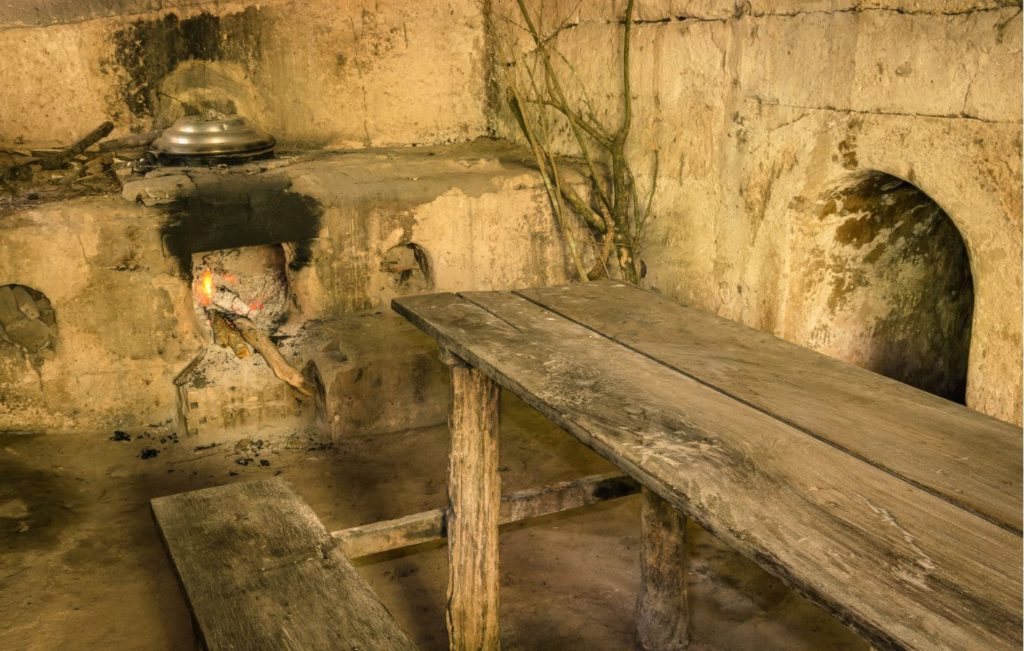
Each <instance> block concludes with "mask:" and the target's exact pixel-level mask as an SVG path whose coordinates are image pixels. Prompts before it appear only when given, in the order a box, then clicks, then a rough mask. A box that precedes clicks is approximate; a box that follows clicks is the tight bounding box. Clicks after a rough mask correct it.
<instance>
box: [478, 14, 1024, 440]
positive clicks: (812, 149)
mask: <svg viewBox="0 0 1024 651" xmlns="http://www.w3.org/2000/svg"><path fill="white" fill-rule="evenodd" d="M527 4H528V5H529V6H530V7H532V8H533V9H534V10H535V11H538V12H539V10H540V9H541V7H543V8H544V11H543V12H540V13H541V15H542V24H543V25H544V29H545V30H546V31H547V32H548V33H551V32H553V31H555V30H554V28H555V26H560V30H559V31H558V34H557V35H556V36H554V38H553V41H552V42H553V43H554V44H555V45H556V46H557V47H558V48H559V49H560V50H561V52H562V53H563V54H564V55H565V56H566V58H567V60H568V61H569V62H570V64H571V65H572V67H573V68H574V71H575V74H576V75H578V77H579V79H580V80H581V81H582V86H583V88H585V89H586V91H587V92H588V94H589V97H590V99H591V101H592V103H593V107H594V111H595V112H596V113H597V114H598V115H599V116H601V117H602V118H604V119H605V120H606V121H607V122H608V124H611V125H615V124H617V120H618V106H619V103H618V99H617V98H618V96H619V88H620V86H619V79H618V74H619V72H618V71H619V70H620V69H619V68H618V63H617V62H618V57H619V53H620V47H619V46H620V42H621V36H620V35H621V24H620V23H619V22H618V20H616V17H617V16H619V15H620V14H621V10H622V7H623V5H624V3H623V2H621V1H618V0H616V1H609V2H597V1H586V2H583V3H569V2H560V3H550V2H548V3H542V2H540V1H539V0H531V1H528V2H527ZM637 6H638V20H637V24H636V25H635V31H634V39H633V66H632V77H633V93H632V97H633V111H634V114H633V131H632V136H631V141H630V147H629V155H630V159H631V161H632V162H633V164H634V166H635V169H636V170H637V172H638V175H639V176H640V178H641V181H640V183H641V184H642V185H644V186H647V187H649V184H650V170H651V163H652V159H653V155H654V152H655V151H657V155H658V156H659V161H660V169H659V174H658V184H657V193H656V196H655V203H654V206H655V208H654V213H655V219H654V222H653V223H652V225H651V227H650V229H649V231H648V232H647V236H646V238H645V242H644V243H645V251H644V258H645V259H646V262H647V266H648V268H649V269H650V275H649V277H648V285H649V286H650V287H652V288H654V289H656V290H658V291H661V292H664V293H666V294H669V295H671V296H673V297H675V298H676V299H678V300H681V301H684V302H686V303H689V304H691V305H694V306H697V307H700V308H703V309H707V310H709V311H712V312H715V313H718V314H720V315H723V316H726V317H728V318H731V319H735V320H738V321H741V322H743V323H745V324H747V325H750V326H753V327H756V328H759V329H762V330H765V331H768V332H772V333H774V334H777V335H779V336H782V337H784V338H786V339H790V340H792V341H795V342H797V343H800V344H803V345H807V346H810V347H812V348H818V349H820V350H823V351H825V352H827V353H828V354H831V355H835V356H837V357H840V358H843V359H846V360H848V361H851V362H853V363H857V364H861V365H865V366H870V363H869V361H870V360H868V359H867V358H866V357H865V356H864V355H863V354H862V352H861V350H862V349H861V348H858V346H856V345H854V343H853V341H854V340H855V338H854V337H848V336H846V333H844V332H843V331H842V328H843V325H842V319H841V318H839V317H840V316H842V315H838V314H837V311H836V310H837V309H838V306H840V305H841V304H842V303H841V302H837V303H833V304H832V305H831V306H830V304H829V302H828V301H817V300H813V295H814V292H816V291H818V289H817V288H818V283H817V282H816V280H815V279H814V278H813V277H812V276H813V275H814V274H816V273H820V270H815V269H814V268H813V267H809V266H807V260H808V258H807V252H808V251H810V250H813V249H814V248H815V247H816V246H817V247H818V248H821V246H822V244H821V242H817V241H816V239H817V238H820V235H821V228H819V226H820V223H819V222H820V219H819V215H820V213H821V206H822V204H823V203H824V201H825V198H826V197H827V196H828V195H829V194H830V193H831V192H834V191H835V189H836V188H838V187H844V186H848V185H849V184H851V183H852V182H854V179H856V178H859V176H860V175H863V174H865V173H870V172H880V173H884V174H889V175H892V176H894V177H896V178H898V179H902V180H904V181H907V182H909V183H911V184H913V186H915V187H916V188H918V189H920V190H921V191H922V192H923V193H924V194H925V195H927V196H928V197H930V198H931V199H933V200H934V201H935V203H936V204H937V205H938V206H939V207H941V209H942V210H944V211H945V212H946V213H947V214H948V215H949V217H950V219H951V220H952V223H953V224H954V225H955V227H956V229H957V230H958V231H959V234H960V235H961V236H962V238H963V241H964V242H965V243H966V247H967V252H968V255H969V261H970V268H971V269H970V270H971V273H972V276H973V285H974V301H975V303H974V313H973V322H972V332H971V339H970V353H969V361H968V369H967V388H966V402H967V404H968V406H970V407H972V408H974V409H977V410H979V411H982V412H985V413H988V414H991V415H994V416H996V417H999V418H1002V419H1005V420H1008V421H1014V422H1018V423H1019V422H1020V420H1021V416H1020V413H1021V369H1020V359H1021V264H1020V260H1021V168H1020V160H1021V58H1020V50H1021V11H1020V6H1019V3H1015V2H1010V3H1007V2H1003V1H1000V0H934V1H930V2H906V1H904V0H871V1H868V2H861V1H859V0H815V1H812V2H803V1H801V2H796V1H785V2H775V1H773V2H767V1H765V0H751V1H748V2H742V3H740V2H735V3H734V2H731V1H728V2H723V1H720V0H666V1H664V2H638V3H637ZM516 11H517V10H516V8H515V3H514V2H510V1H509V0H499V1H498V2H496V3H495V4H494V7H493V15H492V19H494V20H493V23H492V24H494V25H496V26H500V25H502V24H507V23H505V22H504V21H502V20H501V19H500V18H498V17H499V16H500V15H506V16H515V15H516ZM514 49H515V50H516V51H519V52H523V51H528V46H527V45H526V44H525V43H524V42H523V41H522V40H520V41H519V43H518V44H516V45H515V48H514ZM491 97H492V98H493V99H494V100H495V101H494V103H493V104H492V109H493V115H494V116H495V117H494V119H495V123H494V125H495V127H494V128H495V129H496V130H497V132H498V133H499V134H501V135H504V136H506V137H509V138H518V137H519V134H518V132H517V127H516V125H515V123H514V121H513V120H511V119H510V118H509V116H508V115H507V112H506V111H504V109H503V107H502V106H501V102H500V101H499V100H500V97H501V94H500V89H493V90H492V93H491ZM563 147H565V145H563ZM850 218H851V219H855V218H856V217H855V216H850ZM866 253H867V251H866V250H865V254H866ZM812 257H813V256H812ZM851 264H852V262H851ZM851 271H852V269H851ZM849 291H851V292H853V291H857V289H856V287H854V286H853V285H851V286H850V287H849ZM882 311H885V310H882ZM808 323H813V324H815V325H816V328H815V329H814V332H811V331H809V330H808V328H807V327H806V326H807V324H808ZM871 325H874V324H873V323H872V324H868V326H869V327H870V326H871ZM844 342H846V343H844Z"/></svg>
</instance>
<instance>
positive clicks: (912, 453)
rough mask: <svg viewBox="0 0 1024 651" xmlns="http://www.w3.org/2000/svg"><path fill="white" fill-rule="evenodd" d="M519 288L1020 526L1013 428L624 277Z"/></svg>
mask: <svg viewBox="0 0 1024 651" xmlns="http://www.w3.org/2000/svg"><path fill="white" fill-rule="evenodd" d="M517 293H518V294H520V295H522V296H524V297H526V298H528V299H529V300H531V301H533V302H535V303H537V304H538V305H541V306H543V307H545V308H547V309H548V310H551V311H552V312H555V313H556V314H559V315H561V316H564V317H566V318H567V319H569V320H571V321H574V322H576V323H579V324H581V325H584V326H586V327H587V328H589V329H591V330H593V331H595V332H598V333H600V334H603V335H605V336H606V337H609V338H610V339H613V340H614V341H617V342H619V343H621V344H623V345H624V346H626V347H628V348H631V349H633V350H636V351H638V352H640V353H642V354H644V355H646V356H648V357H651V358H652V359H655V360H657V361H659V362H661V363H663V364H666V365H668V366H670V367H672V368H674V369H676V370H678V371H680V372H682V373H685V374H686V375H688V376H690V377H693V378H695V379H697V380H699V381H700V382H702V383H704V384H707V385H709V386H713V387H715V388H716V389H718V390H720V391H722V392H723V393H726V394H727V395H730V396H732V397H734V398H736V399H737V400H740V401H741V402H744V403H746V404H748V405H752V406H754V407H756V408H757V409H759V410H761V411H764V412H765V413H768V414H771V415H772V416H775V417H776V418H778V419H780V420H782V421H785V422H787V423H789V424H791V425H793V426H795V427H797V428H799V429H802V430H804V431H806V432H808V433H810V434H812V435H813V436H817V437H818V438H821V439H823V440H827V441H828V442H830V443H832V444H834V445H837V446H838V447H840V448H842V449H844V450H846V451H848V452H850V453H851V454H854V455H856V456H858V457H860V458H862V459H864V460H866V461H868V462H869V463H872V464H874V465H876V466H878V467H880V468H884V469H886V470H888V471H890V472H892V473H895V474H897V475H899V476H900V477H902V478H904V479H906V480H908V481H911V482H913V483H914V484H916V485H918V486H920V487H922V488H924V489H926V490H929V491H932V492H934V493H936V494H938V495H942V496H943V497H945V498H946V499H948V500H950V501H952V502H954V503H955V504H959V505H961V506H963V507H965V508H968V509H971V510H972V511H975V512H976V513H978V514H979V515H982V516H983V517H985V518H988V519H989V520H991V521H992V522H995V523H997V524H1000V525H1002V526H1005V527H1007V528H1008V529H1011V530H1013V531H1016V532H1018V533H1019V532H1020V531H1021V514H1022V512H1024V511H1022V509H1024V504H1022V495H1024V487H1022V484H1021V477H1022V467H1021V441H1022V438H1021V431H1020V428H1019V427H1016V426H1014V425H1010V424H1009V423H1004V422H1002V421H999V420H996V419H994V418H991V417H989V416H986V415H984V414H980V413H978V412H976V411H972V410H969V409H965V408H963V407H962V406H961V405H957V404H955V403H952V402H949V401H948V400H944V399H942V398H939V397H938V396H934V395H932V394H930V393H927V392H924V391H921V390H918V389H915V388H914V387H911V386H909V385H906V384H903V383H902V382H897V381H895V380H891V379H889V378H887V377H885V376H882V375H878V374H876V373H872V372H870V371H866V370H864V369H860V368H857V367H855V366H852V365H849V364H846V363H844V362H840V361H838V360H835V359H832V358H830V357H826V356H825V355H821V354H819V353H816V352H814V351H811V350H808V349H806V348H803V347H801V346H797V345H795V344H792V343H789V342H787V341H784V340H782V339H779V338H777V337H774V336H772V335H769V334H767V333H763V332H759V331H757V330H754V329H752V328H748V327H746V326H744V325H742V324H739V323H736V322H734V321H729V320H728V319H723V318H721V317H717V316H714V315H712V314H708V313H707V312H703V311H701V310H696V309H693V308H688V307H684V306H682V305H679V304H678V303H675V302H673V301H671V300H669V299H668V298H665V297H663V296H660V295H658V294H655V293H653V292H650V291H644V290H642V289H639V288H637V287H632V286H630V285H624V284H622V283H614V282H599V283H588V284H586V285H572V286H562V287H547V288H537V289H529V290H524V291H521V292H517Z"/></svg>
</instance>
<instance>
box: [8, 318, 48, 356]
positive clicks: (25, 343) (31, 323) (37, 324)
mask: <svg viewBox="0 0 1024 651" xmlns="http://www.w3.org/2000/svg"><path fill="white" fill-rule="evenodd" d="M4 332H5V333H6V334H7V337H8V338H9V339H10V340H11V341H13V342H14V343H16V344H18V345H19V346H22V347H23V348H25V350H28V351H29V352H35V351H38V350H42V349H43V348H46V347H47V346H48V345H50V342H51V339H52V336H53V333H52V332H51V330H50V329H49V328H47V327H46V324H44V323H43V322H42V321H40V320H38V319H29V318H21V319H18V320H17V321H12V322H10V323H7V324H4Z"/></svg>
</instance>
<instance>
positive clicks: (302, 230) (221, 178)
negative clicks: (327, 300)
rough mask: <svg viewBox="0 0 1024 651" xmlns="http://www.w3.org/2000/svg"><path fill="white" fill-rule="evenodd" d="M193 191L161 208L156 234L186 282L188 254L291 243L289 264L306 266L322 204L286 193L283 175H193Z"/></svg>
mask: <svg viewBox="0 0 1024 651" xmlns="http://www.w3.org/2000/svg"><path fill="white" fill-rule="evenodd" d="M193 182H194V183H195V186H196V190H195V192H194V193H193V194H192V195H191V196H190V197H188V198H185V199H179V200H178V201H176V202H174V203H172V204H169V205H168V206H167V208H166V211H167V218H166V221H165V222H164V224H163V226H161V229H160V233H161V236H162V238H163V242H164V248H165V250H166V251H167V253H169V254H170V255H172V256H173V257H174V258H175V260H176V261H177V263H178V268H179V271H180V273H181V276H182V277H183V278H186V279H189V280H191V276H192V254H193V253H200V252H203V251H217V250H220V249H234V248H240V247H244V246H259V245H265V244H279V243H282V242H292V243H295V249H294V253H293V256H292V259H291V261H290V262H289V267H290V268H291V269H293V270H297V269H301V268H303V267H305V266H307V265H308V264H309V263H310V261H311V260H312V244H313V240H314V239H315V238H316V237H317V234H318V233H319V231H320V223H321V221H322V219H323V207H322V206H321V205H320V203H319V202H318V201H316V200H315V199H313V198H312V197H309V196H307V195H304V194H299V193H296V192H293V191H291V180H290V179H288V178H287V177H259V176H248V175H238V174H225V175H219V174H218V175H203V174H197V175H196V176H195V177H193Z"/></svg>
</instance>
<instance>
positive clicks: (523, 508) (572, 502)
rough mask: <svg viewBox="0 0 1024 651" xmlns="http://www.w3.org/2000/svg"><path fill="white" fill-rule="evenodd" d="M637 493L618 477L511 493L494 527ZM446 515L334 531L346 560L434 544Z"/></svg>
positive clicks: (444, 526)
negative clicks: (497, 524)
mask: <svg viewBox="0 0 1024 651" xmlns="http://www.w3.org/2000/svg"><path fill="white" fill-rule="evenodd" d="M639 492H640V484H638V483H637V482H636V481H635V480H633V479H631V478H630V477H627V476H626V475H623V474H620V473H607V474H602V475H590V476H588V477H581V478H579V479H573V480H570V481H564V482H560V483H558V484H552V485H551V486H545V487H543V488H529V489H526V490H521V491H516V492H515V493H510V494H508V495H505V496H503V497H502V498H501V509H500V513H499V516H498V522H499V523H500V524H502V525H506V524H513V523H516V522H522V521H524V520H530V519H532V518H538V517H542V516H545V515H551V514H553V513H561V512H563V511H569V510H572V509H578V508H581V507H584V506H588V505H590V504H596V503H598V502H603V501H606V500H614V499H618V498H620V497H626V496H628V495H635V494H636V493H639ZM447 526H448V510H447V509H434V510H432V511H423V512H422V513H415V514H413V515H407V516H404V517H401V518H396V519H394V520H382V521H380V522H374V523H372V524H364V525H360V526H357V527H350V528H348V529H343V530H341V531H334V532H332V533H331V536H333V537H334V538H336V539H338V542H339V543H340V544H341V548H342V551H343V552H344V554H345V556H347V557H348V558H361V557H363V556H370V555H372V554H380V553H382V552H387V551H391V550H393V549H401V548H403V547H412V546H414V545H422V544H424V543H431V542H439V541H441V540H444V538H445V535H446V534H447Z"/></svg>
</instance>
